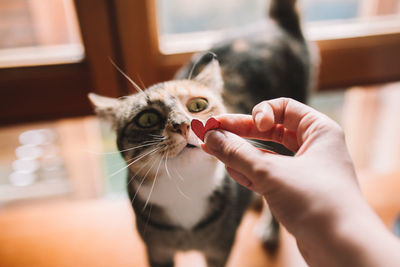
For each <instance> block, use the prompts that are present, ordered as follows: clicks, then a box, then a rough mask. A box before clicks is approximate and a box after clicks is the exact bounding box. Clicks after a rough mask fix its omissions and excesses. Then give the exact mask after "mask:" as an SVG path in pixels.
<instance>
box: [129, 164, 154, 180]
mask: <svg viewBox="0 0 400 267" xmlns="http://www.w3.org/2000/svg"><path fill="white" fill-rule="evenodd" d="M150 162H151V161H150V160H149V161H147V162H146V163H145V164H144V165H143V166H142V167H141V168H140V169H139V170H138V171H137V172H135V175H133V176H132V177H131V178H130V179H129V181H128V183H127V185H129V184H130V183H131V182H132V181H133V180H134V179H135V177H136V176H138V174H139V173H140V172H141V171H142V170H143V169H144V167H146V166H147V165H148V164H149V163H150Z"/></svg>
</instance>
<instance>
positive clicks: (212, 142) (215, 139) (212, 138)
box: [204, 130, 226, 151]
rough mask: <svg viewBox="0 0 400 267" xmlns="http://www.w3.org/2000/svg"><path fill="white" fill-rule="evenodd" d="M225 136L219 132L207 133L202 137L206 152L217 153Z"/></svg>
mask: <svg viewBox="0 0 400 267" xmlns="http://www.w3.org/2000/svg"><path fill="white" fill-rule="evenodd" d="M225 138H226V136H225V135H224V134H223V133H222V132H221V131H218V130H217V131H216V130H212V131H208V132H207V133H206V135H205V137H204V143H205V144H206V147H207V149H208V150H211V151H218V150H220V149H221V147H222V142H223V141H224V139H225Z"/></svg>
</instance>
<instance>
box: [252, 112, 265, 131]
mask: <svg viewBox="0 0 400 267" xmlns="http://www.w3.org/2000/svg"><path fill="white" fill-rule="evenodd" d="M263 117H264V114H263V113H262V112H258V113H256V115H255V116H254V122H255V123H256V126H257V128H258V129H260V128H261V125H262V124H261V121H262V119H263Z"/></svg>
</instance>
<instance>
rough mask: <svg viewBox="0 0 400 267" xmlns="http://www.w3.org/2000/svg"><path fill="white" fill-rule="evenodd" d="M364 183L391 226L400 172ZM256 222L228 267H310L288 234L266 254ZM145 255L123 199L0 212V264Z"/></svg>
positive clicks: (186, 262)
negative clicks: (272, 251) (276, 250)
mask: <svg viewBox="0 0 400 267" xmlns="http://www.w3.org/2000/svg"><path fill="white" fill-rule="evenodd" d="M364 181H370V182H367V183H366V184H364V185H363V190H364V192H365V195H366V196H367V198H368V199H369V201H370V203H371V205H372V206H373V207H374V208H375V209H376V211H377V213H378V214H379V215H380V216H381V218H382V219H383V221H384V222H385V223H386V225H388V227H390V226H391V224H392V223H393V221H394V219H395V218H396V217H397V216H398V214H400V194H398V188H400V173H394V174H392V175H386V176H382V177H380V178H379V179H372V178H365V179H364ZM373 181H374V182H373ZM375 181H377V182H375ZM257 218H258V214H257V213H255V212H248V213H247V214H246V216H245V218H244V221H243V223H242V225H241V226H240V229H239V233H238V236H237V240H236V242H235V246H234V249H233V251H232V254H231V257H230V259H229V263H228V265H227V266H228V267H243V266H246V267H261V266H263V267H265V266H275V267H289V266H290V267H301V266H306V264H305V263H304V261H303V259H302V258H301V256H300V255H299V252H298V250H297V247H296V244H295V241H294V239H293V238H292V237H291V236H290V235H289V234H288V233H287V232H286V231H283V232H282V233H281V245H280V247H279V250H278V252H277V254H276V255H274V256H270V255H268V254H267V253H265V251H264V250H263V249H262V247H261V245H260V243H259V241H258V240H257V238H256V237H255V236H254V234H253V229H254V225H255V223H256V221H257ZM145 255H146V252H145V249H144V246H143V244H142V242H141V240H140V238H139V236H138V234H137V232H136V230H135V226H134V219H133V214H132V210H131V207H130V206H129V202H128V201H127V200H126V199H123V198H118V199H93V200H77V201H65V200H63V201H61V200H60V201H56V202H52V203H48V202H44V203H36V204H31V205H28V206H27V205H23V206H20V207H18V206H17V207H8V208H3V209H2V210H1V212H0V266H6V267H26V266H30V267H50V266H51V267H53V266H54V267H55V266H57V267H64V266H65V267H72V266H85V267H86V266H92V267H100V266H104V267H105V266H107V267H108V266H113V267H125V266H126V267H128V266H130V267H145V266H147V263H146V256H145ZM177 262H178V265H177V266H180V267H183V266H191V267H200V266H204V265H202V259H201V257H199V256H198V255H197V254H193V253H190V254H188V255H180V256H178V258H177Z"/></svg>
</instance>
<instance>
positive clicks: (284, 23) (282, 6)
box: [269, 0, 304, 40]
mask: <svg viewBox="0 0 400 267" xmlns="http://www.w3.org/2000/svg"><path fill="white" fill-rule="evenodd" d="M296 2H297V1H296V0H271V3H270V7H269V16H270V17H271V18H272V19H273V20H275V21H276V22H277V23H278V24H279V25H280V26H281V27H282V28H283V29H285V30H286V31H287V32H288V33H289V34H290V35H292V36H293V37H295V38H297V39H301V40H303V39H304V36H303V33H302V30H301V22H300V15H299V13H298V10H297V7H296V6H297V5H296Z"/></svg>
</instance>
